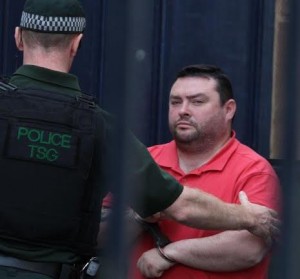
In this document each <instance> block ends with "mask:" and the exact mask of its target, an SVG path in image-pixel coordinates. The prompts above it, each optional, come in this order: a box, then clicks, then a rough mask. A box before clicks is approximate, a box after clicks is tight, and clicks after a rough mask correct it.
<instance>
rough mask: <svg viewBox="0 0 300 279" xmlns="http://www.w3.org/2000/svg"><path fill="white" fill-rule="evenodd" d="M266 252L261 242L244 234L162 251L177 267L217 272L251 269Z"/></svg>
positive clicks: (182, 243) (192, 241) (226, 234)
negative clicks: (183, 266)
mask: <svg viewBox="0 0 300 279" xmlns="http://www.w3.org/2000/svg"><path fill="white" fill-rule="evenodd" d="M237 243H238V244H237ZM267 251H268V246H267V245H266V244H265V242H264V241H263V240H262V239H260V238H258V237H256V236H254V235H252V234H250V233H249V232H248V231H245V230H243V231H226V232H223V233H220V234H217V235H214V236H210V237H203V238H198V239H186V240H181V241H177V242H174V243H171V244H169V245H167V246H166V247H164V252H165V253H166V254H167V255H168V256H169V257H170V258H172V259H173V260H175V261H176V262H177V263H181V264H183V265H186V266H189V267H193V268H197V269H202V270H207V271H217V272H224V271H236V270H241V269H245V268H249V267H252V266H254V265H256V264H258V263H259V262H260V261H261V260H262V259H263V257H264V256H265V255H266V253H267Z"/></svg>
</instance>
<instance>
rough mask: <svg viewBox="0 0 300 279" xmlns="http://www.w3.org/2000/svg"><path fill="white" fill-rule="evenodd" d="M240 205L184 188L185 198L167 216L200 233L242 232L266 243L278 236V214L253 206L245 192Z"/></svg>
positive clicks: (175, 203)
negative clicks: (207, 230)
mask: <svg viewBox="0 0 300 279" xmlns="http://www.w3.org/2000/svg"><path fill="white" fill-rule="evenodd" d="M240 201H241V205H238V204H229V203H225V202H223V201H221V200H220V199H218V198H217V197H215V196H213V195H210V194H208V193H206V192H203V191H201V190H198V189H192V188H189V187H184V190H183V192H182V194H181V195H180V196H179V197H178V198H177V200H176V201H175V202H174V203H173V204H172V205H171V206H170V207H168V208H167V209H165V210H164V212H163V213H164V214H165V215H166V216H167V217H169V218H171V219H174V220H176V221H177V222H180V223H183V224H186V225H188V226H192V227H197V228H201V229H220V230H242V229H246V230H248V231H250V232H251V233H253V234H255V235H257V236H259V237H262V238H264V239H265V240H266V241H267V243H270V242H271V241H272V238H277V237H278V236H279V226H280V221H279V220H278V217H277V213H276V212H275V211H274V210H271V209H269V208H267V207H265V206H261V205H257V204H253V203H250V202H249V201H248V199H247V196H246V194H245V193H244V192H241V193H240Z"/></svg>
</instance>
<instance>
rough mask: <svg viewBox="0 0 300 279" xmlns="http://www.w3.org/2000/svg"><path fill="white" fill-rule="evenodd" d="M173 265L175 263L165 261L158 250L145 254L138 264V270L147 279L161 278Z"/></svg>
mask: <svg viewBox="0 0 300 279" xmlns="http://www.w3.org/2000/svg"><path fill="white" fill-rule="evenodd" d="M173 265H174V263H170V262H168V261H167V260H165V259H163V258H162V257H161V256H160V255H159V253H158V251H157V249H156V248H154V249H151V250H149V251H147V252H145V253H143V255H142V256H141V257H140V258H139V260H138V262H137V267H138V269H139V270H140V272H141V273H142V274H143V275H144V276H145V277H147V278H157V277H160V276H162V274H163V272H164V271H166V270H167V269H169V268H170V267H171V266H173Z"/></svg>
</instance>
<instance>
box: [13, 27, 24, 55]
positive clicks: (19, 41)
mask: <svg viewBox="0 0 300 279" xmlns="http://www.w3.org/2000/svg"><path fill="white" fill-rule="evenodd" d="M15 42H16V47H17V48H18V50H20V51H23V50H24V45H23V40H22V30H21V28H20V27H16V28H15Z"/></svg>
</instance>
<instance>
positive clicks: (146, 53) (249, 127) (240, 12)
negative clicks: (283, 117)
mask: <svg viewBox="0 0 300 279" xmlns="http://www.w3.org/2000/svg"><path fill="white" fill-rule="evenodd" d="M23 3H24V0H19V1H9V0H2V1H1V3H0V8H1V10H0V20H1V21H0V23H1V26H2V28H1V30H0V39H1V41H0V51H1V52H0V63H1V64H0V65H1V67H0V73H1V74H5V75H10V74H11V73H12V72H13V71H14V70H15V69H16V68H17V66H19V65H20V64H21V58H22V57H21V54H20V53H19V52H18V51H17V50H16V48H15V46H14V41H13V30H14V27H15V25H17V24H18V22H19V17H20V16H19V15H20V12H21V9H22V6H23ZM82 3H83V5H84V7H85V9H86V14H87V29H86V32H85V34H84V41H83V43H82V47H81V50H80V51H79V54H78V57H77V59H76V60H75V63H74V66H73V68H72V72H73V73H75V74H77V75H78V76H79V77H80V81H81V86H82V88H83V90H84V91H85V92H86V93H90V94H92V95H95V96H96V97H97V99H98V102H99V104H100V105H102V106H103V107H104V108H105V109H107V110H109V111H112V112H114V113H121V112H122V113H125V114H126V115H129V116H128V117H127V118H126V119H127V120H128V122H129V123H130V125H131V127H132V128H133V130H134V132H135V133H136V134H137V136H138V137H139V138H140V139H141V140H142V141H143V142H144V143H145V144H146V145H151V144H155V143H161V142H165V141H168V140H169V139H170V134H169V131H168V125H167V111H168V95H169V89H170V85H171V83H172V81H173V79H174V76H175V74H176V72H177V71H178V70H179V69H180V68H181V67H183V66H185V65H187V64H195V63H208V64H217V65H219V66H221V67H222V68H223V69H224V70H225V71H226V72H227V73H228V75H229V77H230V78H231V80H232V82H233V86H234V92H235V96H236V99H237V102H238V112H237V117H236V119H235V123H234V125H235V129H236V131H237V134H238V137H239V138H240V139H241V140H242V141H243V142H244V143H246V144H249V145H250V146H252V147H253V148H254V149H256V150H257V151H258V152H260V153H261V154H262V155H264V156H266V157H267V156H268V153H269V130H270V103H271V85H272V48H273V21H274V0H264V1H261V0H248V1H240V0H227V1H223V0H213V1H207V0H186V1H180V0H165V1H155V0H144V1H142V0H130V1H117V0H102V1H93V0H85V1H82ZM125 104H126V105H125Z"/></svg>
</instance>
